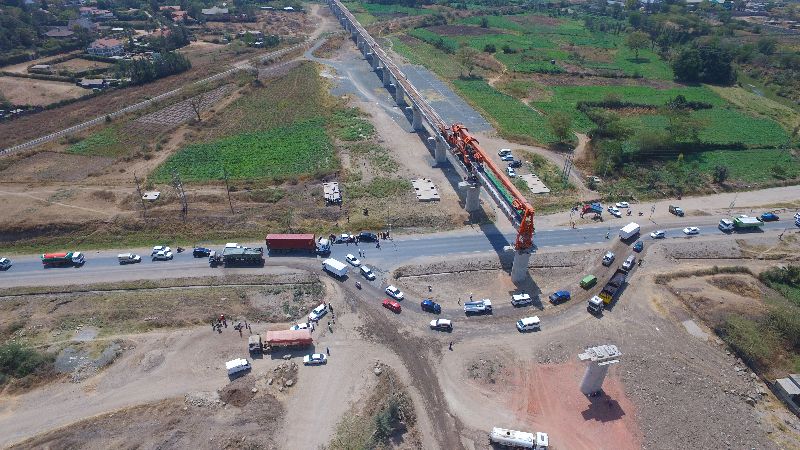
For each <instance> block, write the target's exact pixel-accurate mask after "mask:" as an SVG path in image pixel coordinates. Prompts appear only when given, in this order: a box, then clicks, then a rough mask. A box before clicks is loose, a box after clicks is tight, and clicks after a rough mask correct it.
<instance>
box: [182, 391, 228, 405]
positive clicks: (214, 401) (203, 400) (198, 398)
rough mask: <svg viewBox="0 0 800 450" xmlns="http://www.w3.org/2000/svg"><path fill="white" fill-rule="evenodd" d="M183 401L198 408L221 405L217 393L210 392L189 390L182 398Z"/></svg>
mask: <svg viewBox="0 0 800 450" xmlns="http://www.w3.org/2000/svg"><path fill="white" fill-rule="evenodd" d="M183 401H184V403H186V404H187V405H190V406H196V407H198V408H213V407H217V406H221V405H222V400H220V398H219V393H218V392H216V391H211V392H189V393H188V394H186V395H185V396H184V398H183Z"/></svg>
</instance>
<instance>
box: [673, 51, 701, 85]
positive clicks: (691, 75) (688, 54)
mask: <svg viewBox="0 0 800 450" xmlns="http://www.w3.org/2000/svg"><path fill="white" fill-rule="evenodd" d="M672 71H673V72H675V78H677V79H678V80H680V81H688V82H696V81H700V78H701V76H702V72H703V61H701V60H700V52H698V51H697V49H696V48H687V49H684V50H683V51H681V52H680V53H678V56H677V57H676V58H675V60H674V61H673V62H672Z"/></svg>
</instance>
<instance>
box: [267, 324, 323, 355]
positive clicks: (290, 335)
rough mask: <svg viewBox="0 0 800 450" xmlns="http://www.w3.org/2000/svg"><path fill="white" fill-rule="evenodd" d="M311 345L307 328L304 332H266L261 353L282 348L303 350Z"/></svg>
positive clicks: (309, 332)
mask: <svg viewBox="0 0 800 450" xmlns="http://www.w3.org/2000/svg"><path fill="white" fill-rule="evenodd" d="M313 343H314V341H313V339H311V330H309V329H308V328H306V329H304V330H281V331H267V336H266V338H265V339H264V342H263V349H262V351H263V352H265V353H269V352H271V351H273V350H277V349H282V348H305V347H308V346H309V345H311V344H313Z"/></svg>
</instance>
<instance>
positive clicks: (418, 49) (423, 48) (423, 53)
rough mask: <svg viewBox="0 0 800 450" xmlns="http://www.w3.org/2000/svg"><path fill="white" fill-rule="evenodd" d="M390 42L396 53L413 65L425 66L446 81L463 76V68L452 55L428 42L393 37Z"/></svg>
mask: <svg viewBox="0 0 800 450" xmlns="http://www.w3.org/2000/svg"><path fill="white" fill-rule="evenodd" d="M390 40H391V42H392V48H393V49H394V51H396V52H397V53H399V54H401V55H403V57H404V58H406V59H408V60H409V61H410V62H411V63H412V64H419V65H421V66H425V67H427V68H428V69H430V70H432V71H433V72H434V73H435V74H436V75H439V76H440V77H442V78H444V79H446V80H452V79H454V78H458V77H459V75H460V74H461V68H460V67H459V66H458V63H457V62H456V60H455V58H453V57H452V55H448V54H447V53H445V52H443V51H441V50H439V49H437V48H436V47H434V46H433V45H430V44H428V43H427V42H424V41H421V40H419V39H416V38H407V39H406V41H407V42H406V41H403V40H400V39H399V38H397V37H391V38H390Z"/></svg>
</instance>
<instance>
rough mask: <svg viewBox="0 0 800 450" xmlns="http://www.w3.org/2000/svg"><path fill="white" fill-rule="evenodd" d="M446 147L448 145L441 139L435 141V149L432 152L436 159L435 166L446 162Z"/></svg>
mask: <svg viewBox="0 0 800 450" xmlns="http://www.w3.org/2000/svg"><path fill="white" fill-rule="evenodd" d="M448 147H449V145H448V144H447V143H446V142H444V141H443V140H442V139H441V138H439V139H436V147H435V148H434V151H433V156H434V158H436V164H442V163H444V162H445V161H447V150H449V148H448Z"/></svg>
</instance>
